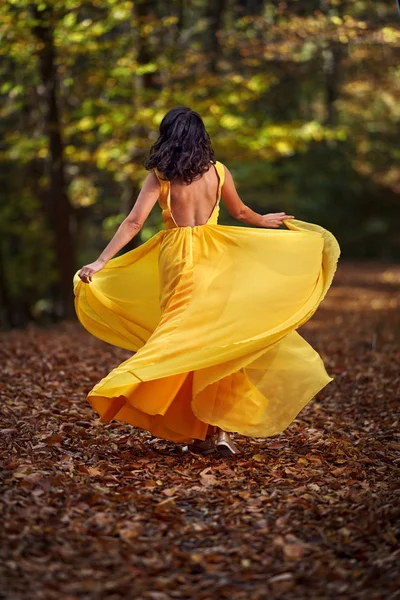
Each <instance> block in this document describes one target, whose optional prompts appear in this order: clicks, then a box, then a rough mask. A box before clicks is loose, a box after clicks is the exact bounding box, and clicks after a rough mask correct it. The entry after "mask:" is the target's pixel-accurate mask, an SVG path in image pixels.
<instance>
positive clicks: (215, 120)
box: [0, 0, 400, 300]
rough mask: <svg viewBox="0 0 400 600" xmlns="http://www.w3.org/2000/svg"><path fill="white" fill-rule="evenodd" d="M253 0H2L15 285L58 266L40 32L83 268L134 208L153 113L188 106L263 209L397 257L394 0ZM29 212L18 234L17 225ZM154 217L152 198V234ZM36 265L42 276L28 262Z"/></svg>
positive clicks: (46, 283) (37, 279) (7, 241)
mask: <svg viewBox="0 0 400 600" xmlns="http://www.w3.org/2000/svg"><path fill="white" fill-rule="evenodd" d="M250 4H251V3H250ZM250 4H249V6H250ZM389 4H390V6H389ZM243 6H244V4H243V3H239V2H235V1H234V2H231V3H230V4H229V7H227V8H225V10H224V12H223V13H220V12H218V11H220V8H221V7H220V5H219V3H214V2H212V1H211V0H197V1H196V2H194V3H189V4H185V3H182V2H180V1H178V0H172V1H171V2H170V3H162V2H160V1H159V0H152V1H151V2H147V1H146V2H143V0H137V2H133V1H131V0H91V1H90V2H89V1H86V0H51V1H50V0H7V1H6V2H3V3H2V4H1V6H0V76H1V85H0V117H1V123H2V125H1V126H0V133H1V137H2V139H3V142H2V144H1V146H0V162H1V163H2V164H3V165H11V168H10V169H9V171H8V173H9V175H10V176H11V173H12V174H13V177H14V181H13V182H12V183H10V181H9V177H7V174H5V175H3V177H4V186H3V189H4V190H5V192H4V194H3V199H2V208H1V211H2V212H1V215H2V216H3V229H2V233H3V253H5V256H3V262H4V258H6V261H7V277H8V278H9V286H10V290H11V292H10V293H11V294H12V296H13V297H14V296H15V297H19V295H24V294H25V290H27V289H29V290H33V292H32V294H33V298H34V299H36V300H38V299H40V298H41V297H42V296H43V295H45V294H46V290H48V289H49V287H51V286H52V285H53V283H54V281H55V280H56V279H57V271H56V269H55V267H54V262H55V255H54V248H53V245H52V241H51V240H52V236H53V234H52V231H51V219H50V218H49V214H48V206H47V209H46V202H44V201H43V196H44V195H45V192H46V189H47V186H48V171H47V168H48V161H49V143H48V137H47V134H46V131H45V127H44V113H45V106H44V102H43V97H44V90H43V85H42V80H41V73H40V65H39V60H38V57H39V53H40V51H41V45H40V41H39V38H38V36H37V30H38V28H40V27H42V28H43V27H44V28H47V29H46V31H48V32H51V34H52V36H53V40H54V48H55V53H56V54H55V60H56V66H57V73H56V77H57V80H56V82H55V83H56V85H57V98H58V105H59V110H60V114H61V125H62V136H63V143H64V153H63V160H64V162H65V175H66V178H67V193H68V194H69V200H70V204H71V207H72V209H73V212H74V215H75V216H74V222H73V223H72V224H71V228H72V229H74V227H75V228H77V231H76V236H75V239H76V242H77V243H78V244H79V252H80V256H79V258H80V263H81V262H82V261H83V260H84V259H85V258H86V257H87V256H89V255H90V256H91V257H92V258H93V255H95V254H96V252H98V251H100V250H101V249H102V247H103V245H104V241H105V239H107V238H108V237H111V236H112V234H113V232H114V231H115V228H116V227H117V226H118V224H119V222H120V221H121V220H122V218H123V216H124V215H125V214H126V213H127V211H128V210H129V209H130V208H131V206H132V204H133V202H134V199H135V193H136V192H137V191H138V189H139V187H140V185H141V182H142V181H143V178H144V176H145V170H144V168H143V167H142V161H143V158H144V157H145V155H146V153H147V151H148V149H149V147H150V145H151V144H152V142H153V141H154V139H155V136H156V130H157V127H158V124H159V123H160V121H161V119H162V117H163V115H164V114H165V112H166V111H167V110H168V109H170V108H171V107H173V106H174V105H177V104H186V105H190V106H192V107H193V108H195V109H196V110H198V111H199V112H200V113H201V114H202V116H203V117H204V120H205V123H206V126H207V128H208V130H209V132H210V135H211V137H212V140H213V144H214V147H215V150H216V154H217V157H218V158H219V159H220V160H222V161H223V162H225V163H226V164H227V165H228V166H229V167H230V168H231V170H232V172H233V174H234V176H235V179H236V181H237V184H238V186H239V189H240V192H241V194H242V197H243V200H244V201H245V202H246V203H248V204H249V205H251V206H253V207H254V208H255V209H256V210H260V211H261V212H269V211H272V210H287V211H291V212H292V213H294V214H295V215H296V216H297V217H298V218H300V219H305V220H307V219H308V220H313V221H315V222H320V223H321V224H323V225H325V226H327V227H330V228H331V229H332V231H333V232H334V233H335V234H336V235H337V237H338V238H339V241H340V243H341V245H342V248H343V250H344V252H343V255H344V256H358V257H363V256H368V257H374V256H375V257H381V256H383V257H392V258H393V257H397V258H399V257H400V247H399V242H398V241H397V238H396V230H398V226H399V218H400V217H399V210H398V202H399V193H400V169H399V166H398V165H399V149H398V148H399V143H398V142H399V140H398V130H399V129H398V123H399V119H400V108H399V102H398V101H397V99H398V97H399V92H400V90H399V87H400V83H399V82H400V78H399V66H398V61H397V56H396V54H397V50H398V47H399V45H400V32H399V29H398V15H397V13H396V8H395V3H394V2H393V3H387V2H384V1H383V0H381V1H378V2H372V0H366V1H365V2H351V3H350V2H345V1H344V0H335V2H330V3H329V7H328V8H327V9H326V10H322V9H321V4H320V3H319V2H315V1H313V0H304V1H301V2H299V1H297V2H292V3H289V8H288V7H287V3H286V4H285V3H275V2H269V1H266V2H259V3H253V4H252V6H253V8H252V9H251V10H249V11H247V12H248V13H249V14H247V13H246V11H243V9H242V8H241V7H243ZM255 6H258V9H257V10H256V9H254V7H255ZM285 6H286V8H285ZM182 7H183V8H182ZM182 11H183V12H182ZM216 28H217V30H218V31H216ZM129 190H131V191H130V192H129ZM21 215H22V216H23V221H24V223H25V226H23V227H22V226H21V227H20V230H19V231H18V233H16V232H15V231H14V229H13V227H14V226H11V225H10V223H11V222H19V220H20V219H21ZM222 216H223V218H224V219H226V222H230V221H229V216H228V215H226V213H225V212H224V211H223V212H222ZM74 223H75V225H74ZM160 226H161V217H160V213H159V211H158V212H157V210H155V211H153V212H152V214H151V215H150V217H149V220H148V222H147V223H146V226H145V227H144V228H143V230H142V232H141V241H145V240H147V239H148V238H149V237H150V236H151V235H153V233H154V232H156V231H157V230H158V228H159V227H160ZM101 232H102V233H101ZM15 236H17V237H18V238H19V240H20V243H19V244H18V248H17V249H16V250H15V249H14V250H13V251H12V252H11V251H10V247H11V246H12V243H13V242H12V241H11V240H13V239H14V238H15ZM39 239H40V240H41V241H42V243H43V245H44V249H43V252H44V254H45V256H43V257H42V258H38V240H39ZM29 257H31V258H29ZM30 261H34V262H35V264H36V263H37V265H39V266H38V268H39V274H40V276H32V274H29V272H28V271H29V269H28V268H27V267H26V268H25V267H24V266H23V264H25V263H26V264H30ZM35 268H36V267H35ZM17 270H18V272H19V274H20V279H18V280H17V279H16V276H15V275H14V273H15V272H16V271H17ZM21 273H22V275H21ZM21 277H22V279H23V283H22V282H21Z"/></svg>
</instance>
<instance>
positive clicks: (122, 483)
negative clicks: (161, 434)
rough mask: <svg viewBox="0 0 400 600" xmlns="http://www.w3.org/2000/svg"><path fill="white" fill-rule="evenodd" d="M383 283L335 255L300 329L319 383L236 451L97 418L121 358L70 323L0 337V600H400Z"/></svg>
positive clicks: (382, 274)
mask: <svg viewBox="0 0 400 600" xmlns="http://www.w3.org/2000/svg"><path fill="white" fill-rule="evenodd" d="M399 290H400V265H397V266H396V265H390V264H373V263H368V264H365V263H363V264H357V263H354V264H352V263H346V262H344V261H341V262H340V264H339V268H338V271H337V274H336V278H335V281H334V285H333V286H332V288H331V290H330V291H329V292H328V295H327V297H326V299H325V300H324V301H323V303H322V304H321V306H320V308H319V310H318V311H317V313H316V314H315V315H314V316H313V317H312V319H311V320H310V321H309V322H308V323H307V324H306V325H305V326H303V327H302V328H301V329H300V330H299V331H300V333H301V335H303V337H305V338H306V339H307V340H308V341H309V342H310V343H311V344H312V346H313V347H314V348H315V349H316V350H317V351H318V352H319V353H320V355H321V357H322V358H323V360H324V362H325V365H326V369H327V371H328V373H329V374H330V375H331V376H332V377H334V381H333V382H331V383H330V384H329V385H328V386H326V388H324V390H322V391H321V392H320V393H319V394H318V395H317V396H316V397H315V398H314V400H312V401H311V402H310V403H309V404H308V405H307V406H306V408H305V409H304V410H303V411H302V412H301V413H300V415H299V416H298V418H296V419H295V421H294V422H293V423H292V424H291V425H290V427H289V428H288V429H287V430H286V431H284V432H283V433H281V434H279V435H276V436H273V437H270V438H265V439H249V438H245V437H241V436H236V438H235V439H236V441H237V443H238V444H239V445H240V446H241V448H242V450H243V454H242V455H241V456H240V457H235V458H221V457H218V456H210V457H207V458H205V457H198V456H195V455H193V454H191V453H190V452H182V445H180V444H173V443H170V442H165V441H163V440H160V439H156V438H153V437H152V436H151V435H150V434H148V433H146V432H143V431H141V430H137V429H134V428H132V427H131V426H129V425H126V424H123V423H120V422H116V421H114V422H112V423H110V424H109V425H104V424H101V423H99V422H98V418H97V413H95V412H94V411H93V409H92V408H91V407H90V405H89V403H88V402H87V400H86V394H87V392H88V391H89V390H90V389H91V388H92V387H93V385H94V384H95V383H97V381H99V379H101V378H102V377H104V376H105V375H106V374H107V373H108V372H109V371H110V370H111V369H112V368H114V367H115V366H117V365H118V364H119V363H120V362H122V361H123V360H125V359H126V358H128V357H129V355H130V353H129V352H127V351H125V350H121V349H118V348H115V347H112V346H110V345H108V344H105V343H103V342H101V341H99V340H97V339H96V338H94V337H93V336H91V335H90V334H89V333H87V332H86V331H85V330H84V329H83V328H82V326H81V325H80V324H79V323H78V322H64V323H62V324H60V325H58V326H51V327H46V328H39V327H36V326H32V327H29V328H28V329H27V330H14V331H11V332H8V333H7V332H3V333H1V334H0V342H1V357H2V358H1V365H2V375H1V383H0V394H1V397H2V402H1V405H0V418H1V425H0V428H1V430H0V433H1V462H2V468H1V480H2V497H1V512H2V515H3V516H2V527H1V537H2V540H1V550H0V557H1V565H0V569H1V573H0V577H1V581H2V589H1V591H0V598H4V599H7V600H20V599H21V600H25V599H27V600H28V599H29V600H39V599H43V600H53V599H54V600H80V599H88V600H95V599H96V600H97V599H98V600H102V599H103V598H104V599H107V600H114V599H115V600H120V599H122V598H123V599H131V598H132V599H133V598H135V599H136V598H137V599H143V600H145V599H149V600H169V599H175V598H176V599H185V600H212V599H218V600H219V599H232V600H264V599H266V598H284V599H285V600H286V599H287V600H300V599H303V598H307V599H308V598H310V599H335V600H337V599H339V600H352V599H355V600H356V599H357V600H359V599H360V600H361V599H366V600H367V599H368V600H375V599H385V600H395V599H400V591H399V590H400V574H399V564H400V546H399V540H400V528H399V521H400V502H399V490H400V486H399V477H398V474H399V467H400V454H399V450H400V433H399V432H400V428H399V412H398V407H399V395H400V369H399V364H400V294H399Z"/></svg>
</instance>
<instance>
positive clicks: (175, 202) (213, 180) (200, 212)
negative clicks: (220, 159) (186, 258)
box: [170, 165, 219, 227]
mask: <svg viewBox="0 0 400 600" xmlns="http://www.w3.org/2000/svg"><path fill="white" fill-rule="evenodd" d="M218 186H219V177H218V174H217V170H216V168H215V167H214V165H211V167H210V169H209V170H208V171H207V172H206V173H203V175H202V176H201V177H199V179H196V180H195V181H192V183H190V184H189V185H186V184H185V183H178V182H176V181H174V182H171V184H170V189H171V195H170V210H171V215H172V217H173V219H174V221H175V223H176V224H177V226H178V227H188V226H189V227H194V226H196V225H204V224H205V223H207V221H208V219H209V218H210V216H211V214H212V212H213V210H214V208H215V206H216V203H217V201H218Z"/></svg>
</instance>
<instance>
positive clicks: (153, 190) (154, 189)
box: [78, 171, 160, 283]
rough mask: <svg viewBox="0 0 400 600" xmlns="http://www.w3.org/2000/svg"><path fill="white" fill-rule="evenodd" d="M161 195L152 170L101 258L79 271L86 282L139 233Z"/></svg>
mask: <svg viewBox="0 0 400 600" xmlns="http://www.w3.org/2000/svg"><path fill="white" fill-rule="evenodd" d="M159 195H160V184H159V181H158V179H157V176H156V175H155V173H154V172H153V171H152V172H150V173H149V174H148V175H147V177H146V179H145V181H144V183H143V187H142V189H141V190H140V193H139V195H138V197H137V199H136V202H135V204H134V206H133V208H132V210H131V212H130V213H129V215H128V216H127V217H126V218H125V219H124V220H123V221H122V223H121V225H120V226H119V227H118V229H117V231H116V232H115V234H114V236H113V238H112V239H111V240H110V242H109V243H108V244H107V246H106V247H105V248H104V250H103V252H102V253H101V254H100V256H99V258H98V259H97V260H95V261H94V262H92V263H90V264H89V265H85V266H84V267H82V269H81V270H80V271H79V273H78V275H79V277H80V278H81V280H82V281H83V282H84V283H89V282H90V281H92V275H94V274H95V273H97V272H98V271H100V270H101V269H102V268H103V267H104V265H105V264H107V262H108V261H109V260H111V258H113V256H115V254H117V252H119V251H120V250H121V248H123V247H124V246H125V245H126V244H127V243H128V242H129V241H130V240H131V239H132V238H133V237H135V235H137V234H138V233H139V231H140V230H141V229H142V227H143V223H144V222H145V220H146V219H147V217H148V216H149V214H150V211H151V209H152V208H153V206H154V205H155V203H156V202H157V200H158V197H159Z"/></svg>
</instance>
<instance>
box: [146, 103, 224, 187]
mask: <svg viewBox="0 0 400 600" xmlns="http://www.w3.org/2000/svg"><path fill="white" fill-rule="evenodd" d="M215 162H216V161H215V155H214V150H213V149H212V146H211V140H210V136H209V135H208V133H207V131H206V128H205V127H204V123H203V121H202V118H201V117H200V115H199V113H197V112H195V111H194V110H192V109H190V108H188V107H187V106H176V107H175V108H173V109H171V110H170V111H169V112H167V114H166V115H165V116H164V118H163V120H162V121H161V124H160V134H159V136H158V139H157V141H156V142H155V143H154V144H153V146H152V147H151V149H150V153H149V157H148V159H147V160H146V161H145V162H144V166H145V168H146V169H147V170H148V171H151V170H152V169H157V170H158V171H159V172H160V174H162V177H163V178H164V179H167V180H168V181H172V180H174V179H178V180H181V181H183V182H185V183H187V184H189V183H192V181H193V180H194V179H195V178H196V177H197V176H198V175H201V174H202V173H205V172H206V171H208V169H209V168H210V163H215Z"/></svg>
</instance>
